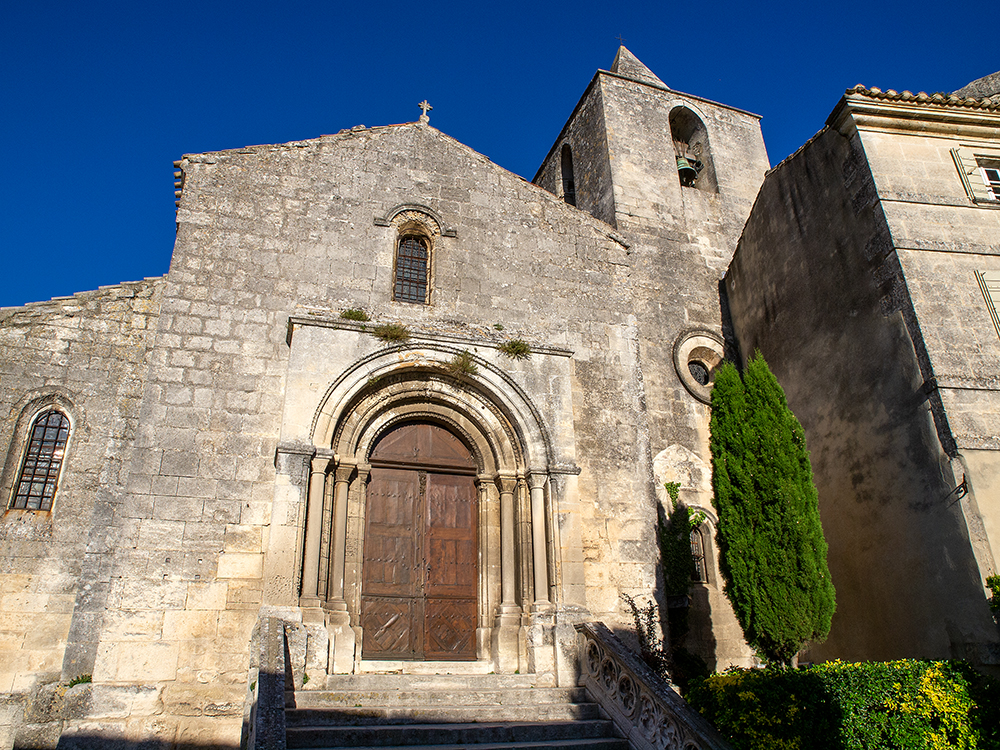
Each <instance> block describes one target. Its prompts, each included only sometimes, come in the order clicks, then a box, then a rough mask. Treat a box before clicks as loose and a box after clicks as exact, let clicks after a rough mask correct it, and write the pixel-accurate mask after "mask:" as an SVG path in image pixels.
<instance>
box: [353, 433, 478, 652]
mask: <svg viewBox="0 0 1000 750" xmlns="http://www.w3.org/2000/svg"><path fill="white" fill-rule="evenodd" d="M369 464H370V465H371V475H370V478H369V483H368V491H367V493H366V501H365V505H366V507H365V514H364V515H365V532H364V557H363V563H362V582H361V628H362V632H363V638H362V644H361V651H362V658H365V659H448V660H451V659H455V660H460V659H470V660H471V659H475V658H476V657H477V653H476V645H477V644H476V626H477V622H478V606H479V602H478V597H477V592H478V586H479V569H478V546H477V533H478V532H477V518H478V501H477V495H478V490H477V488H476V483H475V478H476V471H477V465H476V460H475V458H474V457H473V454H472V452H471V451H470V449H469V448H468V447H467V446H466V445H465V444H464V443H463V442H462V441H461V440H459V438H457V437H456V436H455V435H454V434H452V433H451V432H450V431H448V430H447V429H445V428H443V427H441V426H439V425H437V424H433V423H429V422H416V423H410V424H403V425H402V426H397V427H395V428H393V429H391V430H389V431H388V432H387V433H385V434H384V435H382V436H381V437H380V438H379V439H378V440H377V442H376V443H375V445H374V448H373V449H372V451H371V454H370V456H369Z"/></svg>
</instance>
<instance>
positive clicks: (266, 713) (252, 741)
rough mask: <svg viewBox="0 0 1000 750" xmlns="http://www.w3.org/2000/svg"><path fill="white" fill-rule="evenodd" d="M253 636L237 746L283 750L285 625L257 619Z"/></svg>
mask: <svg viewBox="0 0 1000 750" xmlns="http://www.w3.org/2000/svg"><path fill="white" fill-rule="evenodd" d="M254 636H255V638H254V641H255V645H256V647H257V648H256V649H255V650H256V652H257V653H256V654H254V655H253V657H254V658H253V659H252V662H251V665H250V675H249V681H248V685H247V706H246V710H245V711H244V721H243V737H242V741H241V742H240V747H241V750H285V623H284V622H282V621H281V620H280V619H278V618H277V617H267V618H261V619H260V620H259V621H258V625H257V629H256V632H255V633H254ZM253 662H256V664H254V663H253Z"/></svg>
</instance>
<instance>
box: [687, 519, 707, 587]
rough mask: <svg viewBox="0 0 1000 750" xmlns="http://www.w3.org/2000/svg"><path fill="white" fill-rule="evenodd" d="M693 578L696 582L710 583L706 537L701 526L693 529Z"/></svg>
mask: <svg viewBox="0 0 1000 750" xmlns="http://www.w3.org/2000/svg"><path fill="white" fill-rule="evenodd" d="M691 562H692V563H693V565H692V566H691V580H692V582H694V583H708V566H707V565H706V564H705V538H704V537H703V536H702V535H701V526H698V527H696V528H693V529H691Z"/></svg>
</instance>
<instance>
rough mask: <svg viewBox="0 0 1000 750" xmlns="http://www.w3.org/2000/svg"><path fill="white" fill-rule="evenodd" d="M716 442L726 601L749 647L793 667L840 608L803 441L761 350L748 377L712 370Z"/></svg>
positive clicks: (714, 459) (822, 634)
mask: <svg viewBox="0 0 1000 750" xmlns="http://www.w3.org/2000/svg"><path fill="white" fill-rule="evenodd" d="M710 444H711V449H712V469H713V471H712V487H713V489H714V491H715V506H716V508H717V509H718V511H719V529H718V540H719V567H720V569H721V571H722V575H723V577H724V578H725V584H726V585H725V592H726V596H727V597H728V598H729V600H730V602H732V605H733V610H734V611H735V613H736V617H737V619H738V620H739V623H740V625H741V627H742V628H743V633H744V635H745V636H746V639H747V642H748V643H749V644H750V645H751V646H753V647H754V648H755V649H757V651H758V652H759V653H760V654H762V655H763V657H764V658H765V659H766V660H767V661H768V663H771V664H788V663H789V662H790V661H791V659H792V658H793V657H794V656H795V654H796V653H797V652H798V651H799V649H800V648H802V646H803V645H804V644H805V643H806V642H807V641H810V640H822V639H823V638H825V637H826V635H827V634H828V633H829V632H830V621H831V618H832V617H833V611H834V609H835V607H836V605H835V598H834V589H833V582H832V580H831V578H830V570H829V568H828V567H827V563H826V551H827V545H826V540H825V539H824V538H823V529H822V526H821V525H820V518H819V508H818V505H817V495H816V486H815V485H814V484H813V480H812V468H811V467H810V465H809V452H808V451H807V450H806V442H805V435H804V434H803V432H802V426H801V425H800V424H799V422H798V420H797V419H796V418H795V416H794V415H793V414H792V413H791V411H789V409H788V405H787V403H786V401H785V394H784V392H783V391H782V389H781V386H780V385H779V384H778V381H777V379H776V378H775V377H774V375H772V374H771V371H770V369H769V368H768V366H767V363H766V362H765V361H764V358H763V357H762V356H761V355H760V352H758V353H757V354H756V356H755V357H754V358H753V359H752V360H750V362H748V363H747V367H746V372H745V373H744V375H743V377H742V378H741V377H740V375H739V373H738V372H737V371H736V368H735V367H734V366H733V365H732V364H730V363H726V364H725V365H723V366H722V367H721V368H720V369H719V370H718V372H717V373H716V377H715V386H714V388H713V389H712V418H711V442H710Z"/></svg>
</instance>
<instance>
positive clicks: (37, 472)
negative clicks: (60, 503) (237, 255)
mask: <svg viewBox="0 0 1000 750" xmlns="http://www.w3.org/2000/svg"><path fill="white" fill-rule="evenodd" d="M68 440H69V419H68V418H67V417H66V415H65V414H63V413H62V412H61V411H58V410H56V409H50V410H49V411H46V412H43V413H42V414H39V415H38V417H36V418H35V421H34V422H33V423H32V425H31V431H30V433H29V436H28V448H27V450H26V451H25V453H24V461H23V462H22V463H21V471H20V472H19V473H18V477H17V487H16V489H15V490H14V497H13V499H12V500H11V504H10V507H11V508H18V509H23V510H52V501H53V500H54V499H55V496H56V486H57V484H58V481H59V470H60V469H61V468H62V463H63V457H64V455H65V453H66V443H67V441H68Z"/></svg>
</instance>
